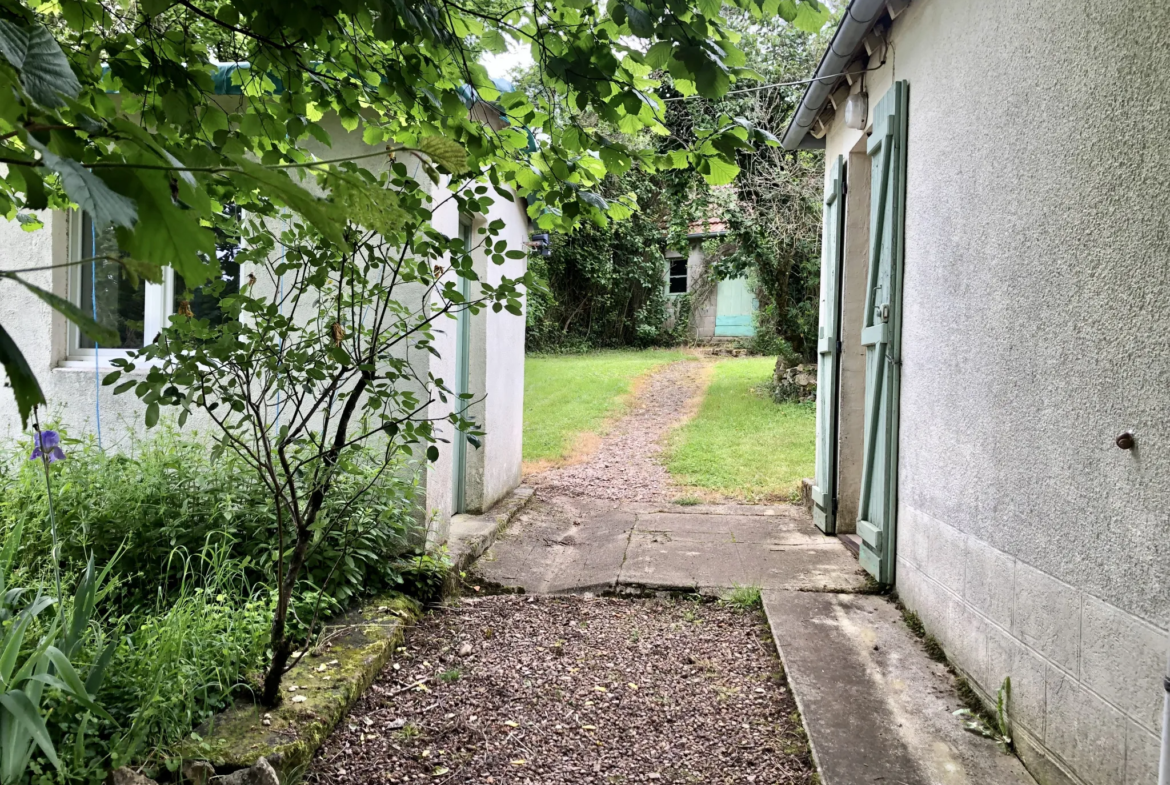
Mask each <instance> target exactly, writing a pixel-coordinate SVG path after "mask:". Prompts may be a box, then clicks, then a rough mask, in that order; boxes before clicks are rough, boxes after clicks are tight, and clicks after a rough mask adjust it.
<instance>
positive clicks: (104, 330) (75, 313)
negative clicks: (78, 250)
mask: <svg viewBox="0 0 1170 785" xmlns="http://www.w3.org/2000/svg"><path fill="white" fill-rule="evenodd" d="M9 280H11V281H16V282H17V283H18V284H20V285H21V286H23V287H24V288H25V289H28V290H29V291H30V292H32V293H33V294H35V295H36V296H37V297H39V298H41V299H42V300H44V301H45V302H46V303H48V304H49V307H51V308H53V310H56V311H60V312H61V313H63V314H65V318H67V319H68V320H69V321H71V322H73V323H74V324H76V325H77V328H78V329H79V330H81V332H82V333H84V334H85V335H86V336H88V337H89V338H91V339H92V340H94V341H96V342H97V343H99V344H101V345H103V346H116V345H118V344H119V343H121V339H120V338H119V337H118V332H117V331H116V330H113V329H111V328H109V327H105V326H104V325H100V324H98V323H97V322H95V321H94V320H93V317H92V316H90V315H89V314H87V313H86V312H85V311H83V310H81V309H80V308H78V307H77V306H76V305H74V304H73V303H71V302H69V301H68V300H66V299H65V298H64V297H60V296H58V295H55V294H53V293H52V292H49V291H46V290H44V289H42V288H41V287H39V286H33V285H32V284H31V283H29V282H28V281H26V280H24V279H23V278H17V277H16V276H12V277H11V278H9Z"/></svg>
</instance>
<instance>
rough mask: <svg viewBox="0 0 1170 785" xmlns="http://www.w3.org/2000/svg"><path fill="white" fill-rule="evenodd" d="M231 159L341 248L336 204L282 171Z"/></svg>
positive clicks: (341, 222)
mask: <svg viewBox="0 0 1170 785" xmlns="http://www.w3.org/2000/svg"><path fill="white" fill-rule="evenodd" d="M232 160H234V161H235V162H236V164H237V165H238V166H239V167H240V170H241V174H242V176H243V177H246V178H248V179H250V180H252V181H254V182H257V183H259V184H261V185H263V186H266V187H267V188H268V189H269V193H267V194H266V195H267V196H270V197H275V198H277V199H279V200H280V201H282V202H284V203H285V204H286V205H288V207H289V208H290V209H292V210H295V211H296V212H298V213H300V215H301V217H302V218H304V219H305V220H306V221H307V222H309V223H310V224H312V225H313V227H314V228H315V229H316V230H317V231H319V232H320V233H321V234H323V235H325V237H326V238H328V239H329V241H330V242H332V243H335V244H337V245H345V233H344V231H343V228H344V227H345V220H346V217H345V215H344V214H342V212H341V211H340V210H338V209H337V206H336V205H333V204H330V203H329V202H326V201H325V200H324V199H318V198H317V197H316V196H313V195H312V194H311V193H309V192H308V191H306V190H305V189H304V188H302V187H301V186H299V185H297V184H296V183H295V182H293V180H292V178H291V177H289V176H288V175H287V174H285V173H284V172H281V171H278V170H276V169H269V168H267V167H265V166H261V165H260V164H258V163H256V162H255V161H252V160H250V159H248V158H245V157H244V156H232ZM185 277H186V276H185V275H184V278H185Z"/></svg>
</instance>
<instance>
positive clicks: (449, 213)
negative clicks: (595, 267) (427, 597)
mask: <svg viewBox="0 0 1170 785" xmlns="http://www.w3.org/2000/svg"><path fill="white" fill-rule="evenodd" d="M325 123H326V124H327V130H329V131H330V132H331V133H332V135H333V138H334V146H333V148H331V149H328V148H322V149H321V150H319V151H318V152H319V153H321V154H322V155H329V156H332V157H338V156H341V155H345V154H346V153H352V154H361V153H367V152H369V151H370V150H371V149H372V148H370V147H369V146H367V145H364V144H363V143H362V142H361V139H360V138H359V137H358V136H357V135H356V134H347V133H346V132H344V131H343V130H342V129H341V128H340V126H339V124H337V123H335V122H334V123H332V124H330V123H329V120H328V119H327V120H326V121H325ZM404 162H405V163H407V164H408V166H411V167H412V168H413V169H415V170H416V172H415V174H417V175H418V179H419V181H420V182H421V183H423V184H424V186H426V187H427V188H430V189H431V190H433V191H437V192H436V193H435V196H436V205H438V206H437V209H436V211H435V216H434V221H433V225H434V226H435V228H436V229H438V230H439V231H441V232H443V233H444V234H447V235H448V236H457V235H458V231H459V215H458V211H457V209H456V206H455V203H454V202H453V201H450V200H448V201H445V202H444V197H445V195H446V192H445V191H443V190H441V189H434V188H432V186H431V183H430V181H429V179H427V178H426V176H425V175H422V174H421V173H419V172H417V168H418V161H417V159H415V158H414V157H413V156H404ZM440 202H442V204H440ZM41 218H42V220H43V221H44V223H45V227H44V228H43V229H41V230H39V231H36V232H24V231H22V230H21V229H20V227H19V225H18V224H17V223H16V222H15V221H3V222H0V269H7V270H11V269H21V268H25V267H34V266H45V265H50V264H61V263H63V262H64V261H66V260H67V259H68V257H69V237H68V223H69V220H68V216H67V214H66V213H64V212H52V211H46V212H44V213H42V214H41ZM495 218H502V219H503V220H504V221H505V223H506V228H505V229H504V233H503V237H504V239H506V240H507V241H508V246H509V249H515V250H524V249H525V247H526V246H525V243H526V242H527V239H528V238H527V227H528V219H527V216H526V215H525V213H524V207H523V204H522V202H519V201H517V202H507V201H505V200H503V199H498V200H497V203H496V204H495V205H493V207H492V210H491V213H490V214H489V216H488V220H492V219H495ZM525 265H526V261H525V260H509V261H508V262H507V263H506V264H505V265H502V266H497V265H488V266H489V267H491V268H492V269H490V270H488V271H487V274H488V276H489V280H490V281H491V282H492V283H498V281H499V278H500V276H501V275H507V276H509V277H518V276H519V275H521V274H523V272H524V269H525ZM248 272H249V270H247V269H245V270H243V271H242V273H241V274H242V275H245V276H246V275H247V274H248ZM480 272H481V274H482V272H483V271H480ZM24 277H25V278H26V279H27V280H28V281H29V282H30V283H33V284H36V285H38V286H41V287H43V288H46V289H50V290H52V291H54V292H56V293H58V294H60V295H62V296H68V285H67V278H68V276H67V273H66V272H65V271H64V270H63V269H62V270H56V271H42V272H35V273H29V274H26V275H24ZM258 277H260V280H259V281H258V283H257V288H258V291H259V292H260V293H264V292H265V290H269V292H268V293H269V294H270V295H272V294H275V284H274V283H273V282H270V281H266V280H264V277H263V276H258ZM422 294H423V290H422V288H421V287H420V286H417V285H413V284H412V285H408V286H404V287H402V291H401V292H400V293H399V299H400V300H402V301H403V302H404V303H405V304H407V305H409V306H411V307H412V308H415V309H420V308H421V307H422V306H423V301H422ZM437 302H438V298H437V297H433V298H432V304H434V303H437ZM0 324H3V325H5V327H6V329H7V330H8V331H9V333H10V335H11V336H12V337H13V340H15V341H16V343H17V345H18V346H19V347H20V348H21V350H22V351H23V353H24V355H25V357H26V359H27V360H28V362H29V364H30V366H31V367H32V370H33V372H34V373H35V374H36V375H37V379H38V380H39V381H40V383H41V387H42V389H43V390H44V392H45V396H46V398H47V399H48V401H49V405H48V407H47V412H46V413H44V414H43V415H42V417H43V420H44V421H47V422H54V423H57V424H59V425H60V426H61V427H63V428H64V429H66V430H67V431H68V432H69V433H70V434H72V435H77V436H80V435H85V434H95V433H96V430H97V419H98V411H99V408H100V421H101V431H102V443H103V445H104V446H105V447H106V448H107V449H110V448H113V449H126V448H128V446H129V445H130V442H131V440H132V438H131V437H132V436H133V435H142V434H144V433H145V432H146V431H145V426H144V424H143V415H144V407H143V406H142V405H141V404H140V402H139V400H138V398H137V397H136V396H134V395H133V394H132V393H126V394H123V395H118V396H115V395H113V388H112V387H100V385H99V381H100V378H101V377H102V376H104V375H105V374H107V373H108V372H109V371H110V370H111V368H110V367H109V366H108V364H107V361H105V360H103V364H102V365H101V366H100V368H99V369H95V367H94V365H93V364H86V365H85V366H82V367H63V365H62V361H63V360H64V359H65V357H66V354H67V343H66V335H67V323H66V321H65V319H64V318H63V317H61V316H60V315H59V314H57V313H55V312H54V311H52V310H51V309H50V308H49V307H48V306H47V305H45V304H44V303H43V302H42V301H41V300H40V299H38V298H36V297H35V296H34V295H32V294H31V293H30V292H28V291H27V290H24V289H23V288H21V287H19V286H18V285H16V284H12V283H7V284H5V283H3V282H0ZM454 324H455V322H454V320H452V319H448V318H446V317H441V318H440V319H439V320H437V322H436V330H435V333H436V335H435V340H434V342H433V346H434V347H435V349H436V350H437V351H438V352H439V353H440V356H439V357H437V358H436V357H434V356H433V355H431V354H430V353H428V352H425V351H420V350H418V349H415V348H413V346H412V345H407V344H404V346H403V347H402V350H403V354H404V355H405V356H407V357H408V358H409V359H410V361H411V365H412V366H413V367H414V368H415V369H416V372H417V373H418V374H419V376H420V378H422V379H424V380H425V379H426V377H427V374H428V373H433V374H434V375H435V376H436V377H439V378H442V379H444V380H446V382H447V383H448V384H453V382H454V378H455V372H454V363H455V339H456V332H455V329H454ZM475 325H480V326H479V327H478V328H477V330H478V332H479V333H480V334H481V335H486V336H488V340H487V342H486V343H482V342H481V345H482V349H483V350H482V351H481V352H479V353H478V355H479V356H478V363H479V367H480V379H481V383H480V385H479V386H478V387H475V386H473V391H475V392H479V391H480V390H486V391H487V392H488V393H489V396H488V398H489V403H488V404H487V407H488V410H487V413H486V414H487V417H486V418H485V419H486V421H487V422H486V423H485V424H487V425H488V426H489V427H490V428H492V432H491V434H490V436H489V437H487V438H485V445H484V450H485V452H486V456H487V458H488V459H487V460H486V461H484V460H483V458H484V457H485V456H480V461H481V464H480V466H479V472H478V473H479V476H480V477H481V486H482V488H481V498H482V499H485V500H487V504H488V506H490V504H491V503H492V502H494V501H495V500H497V499H498V498H500V497H502V496H503V495H504V494H506V493H507V492H508V491H509V490H511V488H513V487H515V486H516V485H517V484H518V483H519V481H520V466H521V459H520V449H521V428H522V418H523V378H524V376H523V359H524V318H523V317H522V316H519V317H518V316H514V315H512V314H509V313H507V312H503V313H501V314H490V315H487V316H485V315H483V314H481V315H480V316H479V317H476V319H475V320H474V321H473V327H474V326H475ZM474 344H475V337H474V335H473V345H474ZM473 353H474V349H473ZM474 362H476V357H474V356H473V363H474ZM489 367H490V368H491V369H492V370H491V373H487V372H486V369H487V368H489ZM485 378H486V380H485ZM4 385H5V387H4V389H2V390H0V393H2V394H0V438H6V439H17V438H25V439H27V438H29V437H28V436H27V435H26V434H23V433H22V430H21V425H20V418H19V416H18V413H17V411H16V405H15V401H14V400H13V398H12V394H11V390H10V389H9V388H8V387H7V380H5V381H4ZM416 387H417V389H416V392H417V393H419V394H422V393H423V388H422V386H421V385H416ZM452 405H453V402H452V401H450V400H449V401H447V402H445V403H444V402H442V401H436V402H435V403H433V404H432V405H431V406H430V407H429V409H428V411H427V412H426V416H428V417H431V418H442V417H446V416H447V415H449V414H450V412H451V407H452ZM213 427H214V426H213V425H212V423H210V421H208V420H207V419H206V418H205V417H204V416H202V415H200V414H195V415H193V416H192V417H191V418H190V419H189V420H188V423H187V425H186V427H185V429H184V432H185V433H187V434H191V435H193V436H194V435H197V434H208V433H211V431H212V429H213ZM440 430H441V431H442V435H443V436H444V437H445V438H448V439H449V438H450V437H451V434H450V433H446V431H450V430H451V426H450V425H449V424H446V423H443V424H441V425H440ZM439 446H440V455H439V459H438V460H437V461H435V462H432V463H428V464H427V465H426V467H425V469H423V474H422V475H421V477H420V481H421V483H422V484H423V486H424V489H425V502H424V508H425V509H423V510H420V514H422V515H424V516H425V517H426V518H428V519H429V520H430V522H431V523H432V531H431V532H430V538H431V540H432V541H438V542H441V541H443V540H445V539H446V533H447V523H448V520H449V518H450V515H451V512H452V509H453V495H454V479H453V465H452V453H453V451H452V450H451V448H450V444H449V443H444V444H440V445H439ZM471 452H472V450H470V449H469V455H470V454H471ZM418 458H419V463H420V464H421V463H422V462H423V460H422V455H421V454H420V455H419V456H418ZM473 463H474V459H471V460H469V464H473Z"/></svg>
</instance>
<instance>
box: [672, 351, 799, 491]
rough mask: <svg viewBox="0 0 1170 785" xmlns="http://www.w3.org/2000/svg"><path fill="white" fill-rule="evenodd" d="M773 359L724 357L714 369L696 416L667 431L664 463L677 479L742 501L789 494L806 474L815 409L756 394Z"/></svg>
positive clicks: (769, 371)
mask: <svg viewBox="0 0 1170 785" xmlns="http://www.w3.org/2000/svg"><path fill="white" fill-rule="evenodd" d="M775 362H776V361H775V359H774V358H770V357H749V358H743V359H739V358H736V359H727V360H722V361H720V362H719V363H718V364H717V365H716V366H715V371H714V376H713V378H712V380H711V386H710V387H709V388H708V389H707V397H706V398H705V399H704V400H703V404H702V406H701V407H700V409H699V413H698V415H697V416H696V417H695V418H694V419H693V420H691V421H690V422H689V423H687V424H685V425H683V426H682V427H681V428H679V429H677V430H676V431H674V433H673V434H672V435H671V439H670V445H669V449H668V451H667V460H666V467H667V469H668V470H669V471H670V473H671V475H673V477H674V479H675V481H676V482H678V483H680V484H682V485H686V486H690V487H692V488H696V489H706V490H710V491H715V492H719V493H723V494H728V495H732V496H737V497H742V498H747V499H749V500H753V501H755V500H765V499H793V498H795V497H798V496H799V494H800V481H801V479H802V478H804V477H811V476H812V472H813V460H814V457H815V449H816V448H815V430H816V410H815V409H814V407H813V405H812V404H801V403H782V404H777V403H774V402H773V401H772V400H771V399H770V398H768V397H767V396H766V395H764V394H763V393H761V392H759V391H758V389H757V388H758V387H759V386H760V385H762V384H763V383H764V382H766V381H768V379H770V378H771V375H772V369H773V366H774V365H775Z"/></svg>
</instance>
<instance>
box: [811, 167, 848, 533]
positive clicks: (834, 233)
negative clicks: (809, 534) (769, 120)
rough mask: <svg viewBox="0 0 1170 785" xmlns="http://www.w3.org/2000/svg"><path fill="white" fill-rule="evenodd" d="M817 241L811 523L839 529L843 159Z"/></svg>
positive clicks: (832, 183)
mask: <svg viewBox="0 0 1170 785" xmlns="http://www.w3.org/2000/svg"><path fill="white" fill-rule="evenodd" d="M824 220H825V232H824V238H823V240H822V241H821V315H820V318H821V324H820V330H819V331H818V334H817V462H816V470H815V471H816V475H815V477H814V480H813V490H812V498H813V522H814V523H815V524H816V525H817V528H819V529H820V530H821V531H823V532H824V533H825V534H834V533H836V531H837V505H836V500H837V388H838V383H837V378H838V374H839V370H838V366H839V363H838V357H839V350H838V347H839V345H840V340H839V338H840V329H841V284H840V281H841V246H842V232H843V231H844V226H845V159H844V157H842V156H837V160H836V161H834V162H833V172H832V179H831V180H830V183H829V188H828V191H827V192H826V193H825V212H824Z"/></svg>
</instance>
